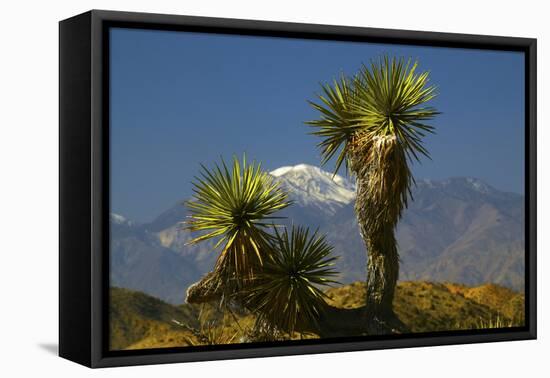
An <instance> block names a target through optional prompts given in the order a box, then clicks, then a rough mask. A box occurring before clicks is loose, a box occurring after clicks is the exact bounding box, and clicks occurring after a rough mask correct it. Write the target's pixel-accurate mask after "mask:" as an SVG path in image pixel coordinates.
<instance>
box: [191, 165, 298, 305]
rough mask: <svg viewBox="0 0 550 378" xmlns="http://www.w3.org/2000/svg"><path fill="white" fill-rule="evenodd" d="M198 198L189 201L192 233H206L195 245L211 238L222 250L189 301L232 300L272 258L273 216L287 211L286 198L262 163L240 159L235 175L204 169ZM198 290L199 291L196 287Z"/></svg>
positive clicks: (220, 169) (223, 168)
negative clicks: (263, 168)
mask: <svg viewBox="0 0 550 378" xmlns="http://www.w3.org/2000/svg"><path fill="white" fill-rule="evenodd" d="M193 186H194V188H193V191H194V193H195V194H194V196H193V199H192V200H191V201H189V202H187V203H186V204H187V206H188V208H189V209H190V219H189V220H188V221H187V222H185V223H186V228H187V229H189V230H190V231H203V232H205V233H203V234H202V235H200V236H198V237H196V238H194V239H193V240H191V242H190V244H195V243H199V242H201V241H204V240H208V239H215V240H217V241H216V243H215V245H214V249H217V248H218V247H221V252H220V255H219V257H218V259H217V261H216V265H215V267H214V271H213V272H212V273H211V274H209V275H207V276H206V277H205V278H204V279H203V280H202V281H200V282H199V283H198V284H195V285H193V286H192V287H190V288H189V290H188V301H189V298H196V301H207V300H209V299H210V297H212V296H214V297H219V296H220V293H221V295H222V297H227V296H230V295H233V294H234V293H235V292H238V291H239V290H241V288H242V287H243V286H245V285H246V284H247V283H248V282H249V281H251V280H252V279H253V278H254V276H255V274H256V273H257V270H258V268H259V267H260V266H261V265H262V264H263V261H264V260H265V258H266V256H268V255H269V253H270V251H271V249H272V247H271V245H272V243H271V239H273V235H272V234H270V233H269V232H268V230H269V229H270V228H273V227H274V225H273V223H272V220H273V219H275V218H276V217H274V216H273V215H272V214H273V213H275V212H277V211H278V210H281V209H283V208H285V207H287V206H288V205H289V204H290V202H289V201H288V198H287V194H286V193H285V192H284V191H283V190H281V188H280V187H279V185H278V183H275V182H274V181H273V180H272V178H271V176H269V174H268V173H266V172H264V171H262V169H261V166H260V164H255V163H254V162H253V163H252V164H247V163H246V159H245V158H243V162H242V164H241V163H240V162H239V160H237V159H236V158H235V159H233V166H232V169H231V170H230V169H229V168H228V167H227V166H226V164H225V162H223V161H222V164H221V166H219V165H216V166H215V167H214V168H213V169H211V170H209V169H208V168H206V167H204V166H202V171H201V175H200V177H195V182H194V183H193ZM197 285H198V286H197Z"/></svg>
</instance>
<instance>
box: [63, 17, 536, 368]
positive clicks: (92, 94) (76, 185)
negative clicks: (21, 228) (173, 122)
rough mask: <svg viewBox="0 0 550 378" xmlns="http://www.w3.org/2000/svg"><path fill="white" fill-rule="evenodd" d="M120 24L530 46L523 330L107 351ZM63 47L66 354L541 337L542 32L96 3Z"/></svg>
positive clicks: (104, 360) (133, 355) (335, 347)
mask: <svg viewBox="0 0 550 378" xmlns="http://www.w3.org/2000/svg"><path fill="white" fill-rule="evenodd" d="M113 26H118V27H132V28H145V29H158V30H179V31H195V32H197V31H200V32H207V33H222V34H238V35H243V34H244V35H254V36H277V37H287V38H301V39H322V40H342V41H364V42H378V43H388V44H405V45H407V44H408V45H423V46H444V47H457V48H475V49H489V50H507V51H521V52H524V54H525V67H526V70H525V143H526V146H525V151H526V156H525V201H526V203H525V211H526V222H525V227H526V229H525V236H526V237H525V242H526V246H525V266H526V285H525V287H526V296H525V298H526V301H525V303H526V319H525V327H518V328H510V329H496V330H481V331H452V332H451V331H449V332H434V333H425V334H407V335H392V336H383V337H382V336H371V337H355V338H349V339H345V338H338V339H322V340H302V341H299V342H293V341H289V342H278V343H276V344H270V343H262V344H247V345H244V344H240V345H219V346H212V347H185V348H166V349H148V350H147V349H146V350H135V351H109V350H108V348H107V346H108V343H107V340H108V338H107V336H108V315H109V313H108V302H107V301H108V295H109V291H108V283H109V257H108V256H109V255H108V253H109V218H108V216H109V196H108V193H109V149H108V146H109V132H108V130H109V129H108V127H109V97H108V96H109V69H108V64H109V55H108V51H109V50H108V47H109V46H108V44H109V40H108V38H107V35H108V30H109V28H110V27H113ZM59 46H60V47H59V89H60V94H59V127H60V134H59V138H60V139H59V142H60V143H59V145H60V147H59V148H60V150H59V154H60V163H59V169H60V176H59V177H60V178H59V180H60V181H59V185H60V192H59V203H60V205H59V206H60V207H59V212H60V224H59V241H60V242H59V354H60V356H61V357H64V358H67V359H69V360H72V361H75V362H77V363H80V364H83V365H86V366H89V367H94V368H95V367H109V366H119V365H138V364H156V363H170V362H186V361H202V360H218V359H232V358H249V357H266V356H279V355H296V354H308V353H327V352H343V351H355V350H370V349H385V348H406V347H418V346H435V345H448V344H466V343H480V342H495V341H508V340H527V339H535V338H536V334H537V331H536V330H537V324H536V322H537V317H536V84H537V83H536V61H537V55H536V54H537V53H536V39H530V38H513V37H496V36H485V35H467V34H449V33H435V32H419V31H406V30H386V29H374V28H359V27H344V26H328V25H311V24H297V23H283V22H267V21H250V20H236V19H223V18H205V17H189V16H174V15H161V14H145V13H128V12H113V11H103V10H92V11H89V12H86V13H84V14H81V15H78V16H75V17H72V18H69V19H67V20H64V21H61V22H60V24H59Z"/></svg>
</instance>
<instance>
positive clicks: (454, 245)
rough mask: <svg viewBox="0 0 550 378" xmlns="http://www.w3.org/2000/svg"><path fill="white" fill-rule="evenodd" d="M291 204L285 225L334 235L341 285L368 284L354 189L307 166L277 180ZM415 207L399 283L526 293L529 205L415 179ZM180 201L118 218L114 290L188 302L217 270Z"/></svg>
mask: <svg viewBox="0 0 550 378" xmlns="http://www.w3.org/2000/svg"><path fill="white" fill-rule="evenodd" d="M271 175H272V176H273V177H275V179H276V180H278V181H279V182H281V184H282V186H283V187H284V188H285V189H286V190H287V191H288V192H289V196H290V198H291V199H292V200H293V201H294V204H293V205H292V206H289V207H287V208H285V209H284V210H282V211H281V212H278V213H277V216H282V217H286V218H284V219H279V220H278V222H279V221H280V223H282V224H285V225H290V224H296V225H302V226H306V227H309V228H310V229H311V230H317V229H318V230H319V232H320V233H322V234H325V235H326V236H327V240H328V241H329V243H330V244H331V245H332V246H333V247H334V254H335V255H338V256H340V258H339V259H338V261H337V262H336V268H337V270H338V271H339V272H340V273H341V275H340V277H339V279H338V280H339V281H340V282H343V283H349V282H353V281H357V280H364V279H365V274H366V272H365V265H366V253H365V245H364V243H363V241H362V239H361V237H360V235H359V230H358V227H357V219H356V216H355V211H354V204H355V191H354V184H353V183H351V182H350V181H349V180H347V179H346V178H344V177H341V176H334V177H333V176H332V174H331V173H329V172H325V171H323V170H322V169H320V168H318V167H314V166H311V165H306V164H299V165H295V166H288V167H281V168H278V169H275V170H274V171H272V172H271ZM412 196H413V198H414V200H413V201H411V202H410V203H409V207H408V209H406V210H405V211H404V213H403V218H402V219H401V220H400V222H399V224H398V227H397V229H396V238H397V240H398V244H399V255H400V260H401V266H400V279H402V280H432V281H451V282H459V283H464V284H469V285H478V284H482V283H486V282H493V283H497V284H500V285H504V286H508V287H510V288H513V289H515V290H523V287H524V272H525V269H524V268H525V265H524V263H525V261H524V221H525V220H524V217H525V210H524V197H523V196H521V195H519V194H514V193H506V192H502V191H500V190H498V189H495V188H493V187H491V186H490V185H488V184H486V183H485V182H483V181H482V180H479V179H475V178H469V177H455V178H448V179H445V180H426V179H417V185H416V186H415V187H413V188H412ZM187 215H188V209H187V208H185V206H182V205H181V201H180V202H179V203H178V204H177V205H175V206H173V207H172V208H170V209H167V210H166V211H165V212H163V213H162V214H160V215H159V216H158V217H157V218H156V219H155V220H154V221H153V222H151V223H147V224H137V223H135V222H132V221H128V220H127V219H126V218H124V217H123V216H120V215H118V214H114V213H113V214H111V222H110V223H111V284H112V285H114V286H119V287H125V288H129V289H134V290H140V291H143V292H145V293H148V294H151V295H154V296H157V297H159V298H161V299H163V300H165V301H168V302H170V303H176V304H178V303H181V302H182V301H183V298H184V295H185V290H186V288H187V287H188V286H189V285H190V284H192V283H193V282H195V281H196V280H197V279H198V278H199V277H201V276H202V275H203V274H204V273H206V272H208V271H209V270H211V269H212V266H213V264H214V262H215V260H216V258H217V256H218V250H215V249H214V248H213V244H214V242H205V243H201V244H199V245H188V244H187V242H188V241H189V240H190V238H191V237H192V235H191V234H190V232H189V231H188V230H184V229H182V228H181V226H180V224H179V222H181V221H182V220H184V219H185V218H186V217H187Z"/></svg>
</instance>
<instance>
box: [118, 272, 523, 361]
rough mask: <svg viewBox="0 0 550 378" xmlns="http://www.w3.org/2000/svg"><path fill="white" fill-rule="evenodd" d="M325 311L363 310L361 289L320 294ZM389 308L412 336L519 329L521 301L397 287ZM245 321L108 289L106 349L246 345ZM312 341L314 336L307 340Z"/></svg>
mask: <svg viewBox="0 0 550 378" xmlns="http://www.w3.org/2000/svg"><path fill="white" fill-rule="evenodd" d="M326 293H327V296H328V298H329V299H328V301H329V303H330V304H331V305H333V306H336V307H340V308H356V307H360V306H362V305H364V298H365V284H364V283H363V282H355V283H352V284H350V285H345V286H341V287H337V288H331V289H329V290H327V291H326ZM394 308H395V310H396V313H397V315H398V316H399V318H400V319H401V320H402V321H403V322H404V323H405V324H406V325H407V326H408V327H409V329H410V330H411V331H412V332H428V331H430V332H432V331H445V330H459V329H482V328H502V327H512V326H521V325H522V324H523V319H524V296H523V295H522V294H518V293H516V292H514V291H512V290H510V289H507V288H504V287H501V286H498V285H493V284H488V285H482V286H476V287H468V286H465V285H457V284H450V283H431V282H417V281H414V282H413V281H410V282H400V283H399V284H398V286H397V292H396V297H395V301H394ZM253 323H254V319H253V317H252V316H251V315H246V314H244V313H239V312H238V311H237V310H234V311H232V313H222V312H221V311H219V310H217V309H215V308H213V307H212V306H205V305H202V306H200V305H190V304H184V305H180V306H174V305H171V304H168V303H166V302H163V301H161V300H160V299H157V298H154V297H151V296H149V295H146V294H143V293H141V292H136V291H131V290H127V289H120V288H112V289H111V306H110V325H111V343H110V345H111V349H115V350H116V349H142V348H162V347H175V346H189V345H208V344H224V343H239V342H243V341H246V339H247V334H248V332H249V330H250V329H251V327H252V325H253ZM309 337H315V335H309Z"/></svg>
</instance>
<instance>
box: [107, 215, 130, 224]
mask: <svg viewBox="0 0 550 378" xmlns="http://www.w3.org/2000/svg"><path fill="white" fill-rule="evenodd" d="M109 219H110V220H111V222H113V223H115V224H125V225H128V226H131V225H132V222H131V221H129V220H128V219H126V218H125V217H123V216H122V215H120V214H116V213H110V214H109Z"/></svg>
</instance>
